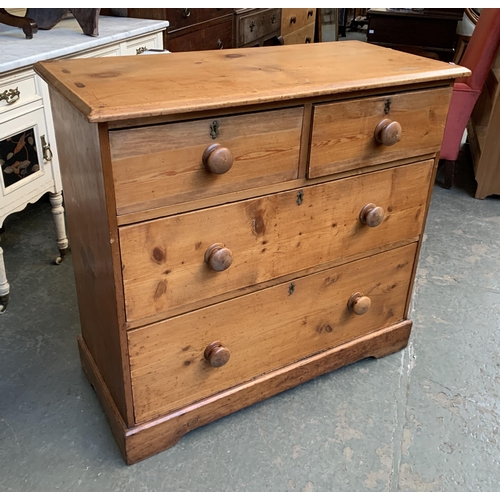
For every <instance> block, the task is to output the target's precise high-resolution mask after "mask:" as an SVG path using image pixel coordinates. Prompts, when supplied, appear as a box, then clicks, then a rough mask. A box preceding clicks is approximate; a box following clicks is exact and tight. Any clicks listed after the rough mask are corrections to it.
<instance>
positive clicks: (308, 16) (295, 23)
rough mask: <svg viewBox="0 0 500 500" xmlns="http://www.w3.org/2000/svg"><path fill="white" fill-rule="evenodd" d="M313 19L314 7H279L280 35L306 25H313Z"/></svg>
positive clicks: (287, 33)
mask: <svg viewBox="0 0 500 500" xmlns="http://www.w3.org/2000/svg"><path fill="white" fill-rule="evenodd" d="M315 19H316V9H293V8H292V9H281V35H282V36H283V37H285V36H286V35H289V34H290V33H293V32H294V31H297V30H300V29H301V28H303V27H304V26H306V25H310V24H312V25H313V26H314V21H315ZM313 34H314V28H313Z"/></svg>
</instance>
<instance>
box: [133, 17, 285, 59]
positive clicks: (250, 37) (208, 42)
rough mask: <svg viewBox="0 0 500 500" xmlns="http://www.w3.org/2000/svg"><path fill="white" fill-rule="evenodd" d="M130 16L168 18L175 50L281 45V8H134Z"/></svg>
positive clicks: (169, 46)
mask: <svg viewBox="0 0 500 500" xmlns="http://www.w3.org/2000/svg"><path fill="white" fill-rule="evenodd" d="M128 16H129V17H140V18H146V19H165V20H168V21H169V23H170V26H169V27H168V29H167V32H166V33H165V40H164V45H165V48H167V49H168V50H170V51H171V52H189V51H193V50H212V49H230V48H232V47H258V46H262V45H280V44H282V43H283V41H282V40H281V39H280V38H279V37H280V35H281V9H231V8H210V9H208V8H207V9H204V8H194V9H157V8H130V9H128Z"/></svg>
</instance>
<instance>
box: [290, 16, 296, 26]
mask: <svg viewBox="0 0 500 500" xmlns="http://www.w3.org/2000/svg"><path fill="white" fill-rule="evenodd" d="M296 22H297V17H296V16H292V17H290V24H295V23H296Z"/></svg>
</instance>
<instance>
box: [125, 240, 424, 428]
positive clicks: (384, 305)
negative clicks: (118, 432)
mask: <svg viewBox="0 0 500 500" xmlns="http://www.w3.org/2000/svg"><path fill="white" fill-rule="evenodd" d="M415 251H416V244H411V245H407V246H404V247H401V248H398V249H396V250H391V251H389V252H385V253H382V254H378V255H376V256H374V257H371V258H367V259H361V260H358V261H355V262H352V263H350V264H346V265H342V266H339V267H336V268H333V269H329V270H327V271H323V272H320V273H317V274H313V275H310V276H307V277H305V278H300V279H297V280H294V281H293V282H289V283H283V284H281V285H277V286H274V287H271V288H267V289H265V290H262V291H259V292H255V293H251V294H248V295H245V296H243V297H239V298H237V299H233V300H229V301H227V302H223V303H221V304H217V305H215V306H210V307H207V308H204V309H199V310H197V311H194V312H192V313H188V314H185V315H182V316H177V317H175V318H172V319H170V320H167V321H163V322H160V323H156V324H155V325H151V326H147V327H145V328H141V329H138V330H135V331H131V332H130V333H129V352H130V365H131V374H132V390H133V396H134V410H135V417H136V421H137V422H143V421H145V420H148V419H151V418H153V417H155V416H157V415H159V414H162V413H166V412H168V411H171V410H174V409H176V408H180V407H182V406H184V405H186V404H188V403H191V402H194V401H197V400H200V399H202V398H205V397H207V396H209V395H211V394H214V393H217V392H219V391H222V390H224V389H226V388H230V387H232V386H235V385H237V384H239V383H242V382H244V381H247V380H250V379H251V378H253V377H256V376H258V375H260V374H263V373H266V372H269V371H271V370H274V369H277V368H280V367H282V366H284V365H287V364H289V363H292V362H294V361H297V360H299V359H302V358H304V357H307V356H310V355H312V354H314V353H318V352H320V351H323V350H326V349H329V348H331V347H334V346H337V345H340V344H342V343H345V342H347V341H349V340H352V339H354V338H356V337H360V336H362V335H364V334H367V333H369V332H372V331H375V330H377V329H379V328H384V327H387V326H389V325H391V324H393V323H396V322H398V321H400V320H402V319H403V315H404V308H405V303H406V298H407V295H408V290H409V283H410V279H411V273H412V269H413V262H414V259H415ZM355 293H360V294H363V295H365V296H367V297H369V299H370V301H371V305H370V308H369V309H368V311H367V312H366V313H365V314H363V315H357V314H355V313H354V312H353V311H352V310H350V309H349V308H348V305H347V304H348V301H349V298H350V297H351V296H352V295H353V294H355ZM215 341H217V342H219V343H220V344H221V345H222V346H223V347H224V348H225V349H227V350H228V352H229V354H230V356H229V361H228V362H227V363H226V364H225V365H224V366H221V367H219V368H214V367H212V366H211V365H210V364H209V362H208V361H207V360H206V359H205V357H204V351H205V349H206V347H207V346H208V345H210V344H211V343H212V342H215Z"/></svg>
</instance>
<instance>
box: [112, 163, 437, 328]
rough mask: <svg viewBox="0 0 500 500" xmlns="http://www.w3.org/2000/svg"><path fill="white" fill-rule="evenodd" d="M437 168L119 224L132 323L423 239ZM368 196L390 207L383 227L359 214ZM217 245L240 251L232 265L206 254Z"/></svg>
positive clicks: (417, 166)
mask: <svg viewBox="0 0 500 500" xmlns="http://www.w3.org/2000/svg"><path fill="white" fill-rule="evenodd" d="M432 167H433V162H432V161H425V162H419V163H414V164H411V165H408V166H403V167H397V168H392V169H387V170H383V171H379V172H375V173H370V174H365V175H360V176H358V177H353V178H348V179H342V180H338V181H332V182H327V183H324V184H319V185H316V186H311V187H307V188H303V189H301V190H299V189H295V190H290V191H286V192H283V193H279V194H275V195H271V196H266V197H261V198H255V199H250V200H246V201H241V202H236V203H230V204H227V205H223V206H220V207H215V208H209V209H205V210H199V211H196V212H190V213H185V214H180V215H175V216H171V217H165V218H163V219H158V220H155V221H151V222H144V223H140V224H134V225H131V226H125V227H122V228H120V230H119V235H120V247H121V252H122V267H123V279H124V292H125V303H126V313H127V321H129V322H132V321H134V320H138V319H141V318H148V317H152V316H158V319H161V317H162V315H163V317H167V316H171V315H173V314H175V313H176V308H180V307H186V305H192V307H195V306H196V303H198V302H202V301H207V300H208V301H213V302H214V301H216V300H217V296H218V295H221V294H224V293H228V292H232V291H236V290H239V289H242V288H245V287H248V286H250V285H254V284H256V283H264V282H266V281H269V280H271V279H274V278H277V277H281V276H286V275H287V274H290V273H294V272H297V271H300V270H302V269H308V268H312V267H314V266H316V265H320V264H325V263H329V262H334V261H336V260H338V259H342V258H346V257H349V256H354V255H356V254H360V253H362V252H366V251H368V250H371V249H378V248H380V247H382V246H384V245H388V244H392V243H395V242H398V241H402V240H408V239H411V238H416V237H417V236H418V235H419V234H420V233H421V231H422V223H423V220H424V215H425V207H426V200H427V195H428V190H429V183H430V181H431V176H432V172H433V168H432ZM369 203H373V204H375V205H377V206H379V207H382V208H383V210H385V213H386V216H385V219H384V220H383V222H382V223H381V224H380V225H378V226H377V227H368V226H367V225H364V224H362V223H361V222H360V218H359V216H360V212H361V210H362V209H363V207H365V205H367V204H369ZM214 243H221V244H223V245H225V246H226V247H227V248H228V249H230V251H231V252H232V255H233V262H232V264H231V266H230V267H229V268H228V269H226V270H225V271H221V272H216V271H214V270H213V269H212V268H210V267H209V265H208V264H207V263H205V261H204V259H205V252H206V250H207V249H208V248H209V247H210V246H211V245H213V244H214ZM205 305H207V302H205ZM184 310H185V309H184Z"/></svg>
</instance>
